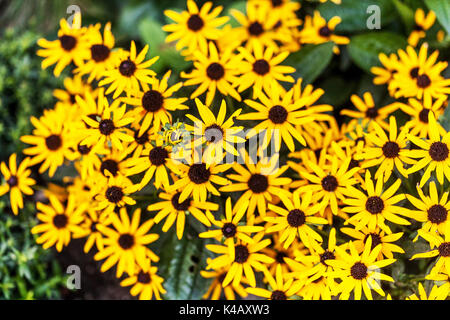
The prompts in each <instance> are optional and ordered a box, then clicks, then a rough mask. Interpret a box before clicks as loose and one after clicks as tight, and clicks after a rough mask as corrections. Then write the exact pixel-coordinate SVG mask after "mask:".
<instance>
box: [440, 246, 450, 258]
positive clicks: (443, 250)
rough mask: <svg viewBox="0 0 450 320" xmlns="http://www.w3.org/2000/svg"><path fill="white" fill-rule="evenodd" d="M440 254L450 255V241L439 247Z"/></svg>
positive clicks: (442, 255)
mask: <svg viewBox="0 0 450 320" xmlns="http://www.w3.org/2000/svg"><path fill="white" fill-rule="evenodd" d="M438 251H439V255H440V256H441V257H449V256H450V242H443V243H441V244H440V245H439V247H438Z"/></svg>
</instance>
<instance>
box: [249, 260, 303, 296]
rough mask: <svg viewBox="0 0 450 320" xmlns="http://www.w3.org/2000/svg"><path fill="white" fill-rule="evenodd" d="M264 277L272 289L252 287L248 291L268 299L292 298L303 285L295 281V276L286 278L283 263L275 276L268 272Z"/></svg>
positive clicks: (278, 267)
mask: <svg viewBox="0 0 450 320" xmlns="http://www.w3.org/2000/svg"><path fill="white" fill-rule="evenodd" d="M264 277H265V279H266V280H267V282H268V283H269V285H270V290H267V289H263V288H251V287H250V288H247V292H248V293H251V294H253V295H255V296H258V297H262V298H265V299H268V300H290V298H291V297H292V296H294V295H295V294H296V293H297V292H298V291H299V290H300V288H301V287H302V282H301V281H294V278H290V279H288V280H285V276H284V275H283V270H282V268H281V265H278V266H277V270H276V274H275V278H274V277H273V276H272V274H271V273H270V272H266V273H265V274H264Z"/></svg>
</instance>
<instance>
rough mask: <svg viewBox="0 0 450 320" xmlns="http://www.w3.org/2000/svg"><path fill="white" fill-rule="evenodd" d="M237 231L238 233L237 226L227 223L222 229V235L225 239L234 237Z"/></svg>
mask: <svg viewBox="0 0 450 320" xmlns="http://www.w3.org/2000/svg"><path fill="white" fill-rule="evenodd" d="M236 231H237V229H236V226H235V225H234V224H232V223H229V222H227V223H225V224H224V225H223V227H222V233H223V235H224V236H225V238H230V237H234V235H235V234H236Z"/></svg>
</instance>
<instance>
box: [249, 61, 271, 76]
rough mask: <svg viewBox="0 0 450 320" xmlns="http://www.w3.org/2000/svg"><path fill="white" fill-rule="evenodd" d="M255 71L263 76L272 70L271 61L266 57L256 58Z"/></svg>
mask: <svg viewBox="0 0 450 320" xmlns="http://www.w3.org/2000/svg"><path fill="white" fill-rule="evenodd" d="M253 71H254V72H255V73H257V74H259V75H261V76H263V75H265V74H266V73H268V72H269V71H270V65H269V63H268V62H267V61H266V60H264V59H259V60H256V61H255V62H254V63H253Z"/></svg>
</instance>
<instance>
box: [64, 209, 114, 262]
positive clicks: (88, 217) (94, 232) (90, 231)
mask: <svg viewBox="0 0 450 320" xmlns="http://www.w3.org/2000/svg"><path fill="white" fill-rule="evenodd" d="M110 224H111V219H110V216H107V215H102V214H99V212H98V211H96V210H94V209H92V208H88V209H87V210H86V214H85V218H84V220H83V222H82V223H81V225H80V226H81V228H82V230H77V232H74V234H73V237H74V238H75V239H76V238H86V242H85V243H84V247H83V251H84V253H88V252H89V251H90V250H91V249H92V247H93V246H94V245H95V248H96V249H97V250H103V248H104V243H103V234H102V233H101V232H100V230H99V229H98V226H99V225H102V226H105V227H107V226H109V225H110Z"/></svg>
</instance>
